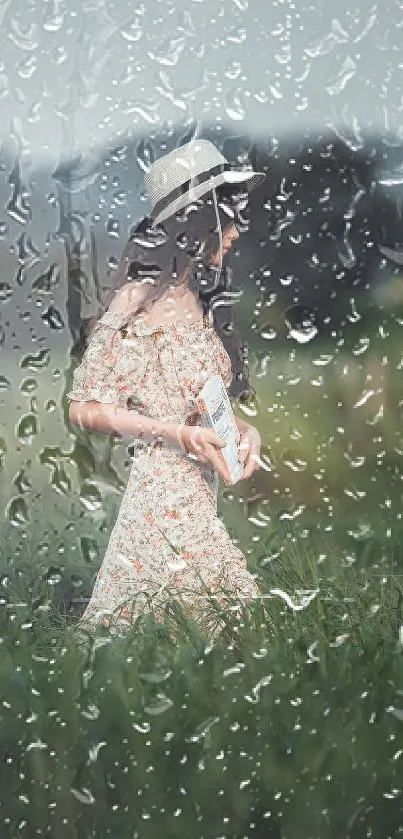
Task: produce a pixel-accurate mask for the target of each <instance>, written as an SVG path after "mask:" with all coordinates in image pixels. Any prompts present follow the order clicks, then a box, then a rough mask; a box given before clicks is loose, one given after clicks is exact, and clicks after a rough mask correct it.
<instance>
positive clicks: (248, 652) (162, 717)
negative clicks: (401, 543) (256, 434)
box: [0, 527, 403, 839]
mask: <svg viewBox="0 0 403 839" xmlns="http://www.w3.org/2000/svg"><path fill="white" fill-rule="evenodd" d="M291 535H292V534H291ZM373 547H374V549H376V550H379V551H381V552H382V553H383V567H384V571H382V574H378V573H371V566H370V564H369V563H368V556H371V557H372V554H369V553H368V546H367V551H366V553H365V552H364V551H363V550H362V551H361V553H358V555H357V557H356V562H355V563H350V564H347V565H346V564H345V563H343V562H341V558H340V552H339V550H338V548H337V546H336V545H335V544H334V543H332V542H330V541H329V540H326V539H324V538H323V536H321V537H320V538H318V540H317V542H316V543H315V541H314V540H313V539H311V540H309V542H307V540H301V539H298V537H297V536H295V537H294V538H291V539H288V543H287V544H285V543H284V539H283V534H282V532H281V528H280V527H278V528H277V530H276V529H273V531H272V534H271V538H270V539H267V544H266V545H265V546H263V545H261V548H263V550H262V551H261V555H260V556H259V555H258V554H256V555H255V556H254V557H251V563H250V565H251V569H252V570H253V571H254V573H256V574H257V575H258V578H259V583H260V585H261V589H262V590H263V592H264V593H265V594H269V595H270V592H272V594H271V595H270V596H269V597H267V598H266V599H264V600H262V601H261V603H255V604H253V606H252V607H245V606H244V608H243V614H242V613H241V614H239V613H238V614H237V615H236V614H235V613H231V612H230V611H227V612H225V613H224V614H223V615H222V616H221V617H222V620H223V624H224V626H223V630H222V632H221V634H220V635H218V636H215V637H214V638H213V639H212V640H211V641H210V640H209V638H208V637H207V635H206V633H203V632H201V631H200V629H199V627H198V624H197V622H196V621H194V620H192V616H191V615H189V614H188V613H186V611H185V610H184V609H183V608H182V607H181V606H180V605H178V604H177V605H176V609H175V608H173V604H172V603H170V604H168V602H167V615H166V619H165V621H161V620H160V621H157V620H156V618H155V617H153V615H152V612H150V613H148V614H145V615H144V617H143V618H142V619H141V620H140V621H138V622H137V624H136V625H135V626H133V628H132V629H131V631H130V632H128V633H127V634H126V635H124V636H122V637H112V636H111V634H110V633H109V632H108V630H107V629H106V628H102V629H101V628H100V629H99V630H98V631H97V632H96V633H95V634H93V635H89V636H88V647H85V646H82V644H81V642H80V638H79V637H78V636H77V633H76V631H75V630H76V618H75V617H72V616H71V615H68V614H67V615H66V614H64V613H63V609H62V608H61V604H60V601H58V600H57V598H56V597H55V591H54V587H52V586H50V585H49V584H45V583H44V582H43V581H42V582H41V581H40V580H39V578H38V579H37V584H36V586H35V585H33V579H31V581H30V583H29V586H28V581H27V580H25V581H21V579H20V580H19V582H16V581H14V583H13V584H10V586H9V587H8V591H7V595H6V596H5V597H4V603H3V607H2V610H1V624H2V626H1V637H2V644H1V647H0V650H1V652H0V670H1V672H0V694H1V708H2V712H1V713H2V725H1V729H0V731H1V734H0V737H1V754H2V755H3V778H2V787H1V809H0V825H1V826H0V835H1V836H2V837H3V836H4V837H13V839H16V837H20V836H27V835H29V836H33V835H46V836H50V837H56V836H57V837H58V839H63V838H64V837H69V838H70V837H72V839H73V837H74V839H76V837H77V839H78V838H79V839H87V837H92V836H96V837H107V836H113V837H122V839H123V837H125V839H132V838H133V839H134V837H139V839H154V837H155V839H157V838H158V839H159V837H160V836H162V835H163V836H164V839H171V837H172V839H173V837H182V836H189V837H195V839H196V837H200V839H202V838H203V839H217V837H228V839H230V837H231V838H232V837H239V838H241V837H255V836H259V837H277V836H281V837H282V838H283V839H302V837H303V839H336V837H337V839H342V837H351V839H361V837H366V836H371V835H372V836H377V837H382V839H387V837H389V836H390V837H397V836H400V835H403V834H402V828H401V826H400V825H401V824H402V825H403V817H402V812H401V792H400V788H401V777H402V766H401V764H402V760H403V751H402V749H403V647H402V642H403V639H402V638H401V626H402V624H403V617H402V606H403V588H402V585H401V578H400V577H399V576H398V575H397V574H395V573H394V572H393V562H388V561H387V550H388V548H389V545H388V546H382V545H379V544H376V545H375V546H373ZM387 568H388V569H389V571H390V569H392V571H390V573H387V571H386V570H385V569H387ZM307 593H308V594H309V593H310V595H309V596H308V595H307ZM304 594H305V596H306V597H307V601H306V605H305V606H304V605H303V602H302V597H303V596H304ZM287 598H291V601H289V603H290V602H291V604H292V605H289V603H287ZM308 601H309V602H308ZM298 606H299V607H301V608H297V609H296V608H295V607H298ZM400 709H402V710H400ZM371 831H372V832H371Z"/></svg>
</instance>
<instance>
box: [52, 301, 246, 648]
mask: <svg viewBox="0 0 403 839" xmlns="http://www.w3.org/2000/svg"><path fill="white" fill-rule="evenodd" d="M213 373H220V374H221V376H222V378H223V380H224V382H225V385H226V387H227V388H228V387H229V385H230V383H231V380H232V370H231V361H230V358H229V356H228V354H227V352H226V350H225V349H224V346H223V344H222V341H221V340H220V338H219V336H218V335H217V333H216V332H215V330H214V327H212V326H209V325H208V321H207V316H206V315H205V316H204V318H203V321H197V322H194V323H190V324H180V323H177V324H169V325H165V324H164V325H159V324H158V325H147V324H146V323H145V322H144V321H143V320H141V319H140V318H138V317H137V318H136V317H134V316H133V315H123V314H120V313H115V312H106V313H105V314H104V315H103V316H102V317H101V318H100V319H99V321H98V323H97V326H96V330H95V332H94V333H93V335H92V338H91V340H90V342H89V344H88V347H87V349H86V351H85V353H84V356H83V359H82V362H81V364H80V365H79V366H78V367H77V368H76V370H75V372H74V379H73V386H72V390H71V391H70V392H69V393H68V394H67V398H68V399H70V400H73V399H74V400H78V401H88V400H97V401H99V402H106V403H114V404H116V405H118V406H119V407H122V408H126V409H127V408H129V409H131V410H133V411H135V412H136V413H142V414H146V415H147V416H149V417H151V418H154V419H159V420H163V421H165V422H171V423H178V424H184V423H186V424H192V425H194V424H197V419H198V414H197V409H196V408H195V403H194V397H195V396H196V395H197V393H198V392H199V390H200V389H201V387H202V386H203V384H204V382H205V381H206V379H208V378H209V376H211V375H212V374H213ZM132 451H133V457H132V468H131V472H130V476H129V479H128V484H127V488H126V491H125V493H124V495H123V498H122V503H121V506H120V509H119V513H118V517H117V520H116V522H115V525H114V527H113V530H112V533H111V536H110V540H109V543H108V547H107V550H106V553H105V556H104V559H103V562H102V564H101V567H100V569H99V572H98V575H97V578H96V582H95V586H94V589H93V592H92V595H91V599H90V601H89V603H88V606H87V608H86V610H85V612H84V614H83V615H82V617H81V619H80V621H79V624H80V625H81V626H86V627H90V626H91V625H94V624H96V623H103V624H104V625H107V626H109V629H110V631H111V632H113V633H114V632H115V627H116V630H117V631H118V632H119V631H120V630H124V629H125V628H126V627H128V626H129V625H130V623H131V622H132V621H133V619H135V618H136V617H137V615H138V614H139V613H141V612H144V610H145V609H146V608H147V607H148V605H149V604H150V602H152V604H153V608H154V612H155V614H156V615H157V616H158V615H161V616H162V612H160V611H159V609H160V608H161V604H162V602H163V600H164V599H165V600H166V597H167V594H168V595H169V597H179V599H180V600H181V603H182V605H183V606H184V608H185V609H186V608H187V606H190V610H191V614H192V615H193V617H196V619H197V620H199V621H200V623H201V624H202V625H204V626H206V627H211V626H212V625H213V624H212V623H211V622H210V619H209V618H208V617H207V614H208V612H209V610H210V615H211V602H212V601H211V598H214V596H215V597H216V602H217V603H218V604H219V605H220V606H221V607H223V605H225V604H229V603H231V595H234V594H235V595H236V597H237V598H246V599H249V598H254V597H255V596H257V595H258V594H259V591H258V588H257V585H256V583H255V580H254V578H253V576H252V575H251V574H250V573H249V571H248V570H247V565H246V558H245V556H244V554H243V553H242V551H241V550H240V549H239V548H238V547H236V546H235V544H234V543H233V542H232V540H231V538H230V536H229V534H228V532H227V529H226V527H225V525H224V524H223V522H222V521H221V520H220V519H219V518H218V516H217V492H218V473H217V472H216V471H215V470H214V469H213V467H212V466H211V464H208V463H201V462H200V461H196V460H195V459H193V458H191V457H190V456H189V454H188V453H187V452H186V450H185V448H184V447H183V446H182V445H181V444H180V442H178V443H173V442H172V443H171V442H170V441H165V440H162V441H161V440H156V441H151V442H148V443H147V442H142V441H140V440H133V448H132ZM206 586H207V587H208V588H206ZM222 589H224V590H225V593H223V590H222ZM216 591H217V594H216V595H214V593H215V592H216ZM227 593H228V598H227ZM151 597H152V600H151ZM232 602H234V601H232ZM232 608H233V606H232ZM213 611H214V610H213Z"/></svg>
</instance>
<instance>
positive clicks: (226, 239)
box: [212, 224, 239, 265]
mask: <svg viewBox="0 0 403 839" xmlns="http://www.w3.org/2000/svg"><path fill="white" fill-rule="evenodd" d="M238 237H239V233H238V230H237V229H236V227H235V224H231V227H229V228H228V229H227V230H226V231H225V233H224V235H223V237H222V251H223V257H224V256H225V255H226V254H227V253H228V251H229V250H231V248H232V245H233V244H234V242H235V241H236V240H237V239H238ZM219 259H220V250H219V249H218V250H217V251H216V253H215V255H214V258H213V259H212V265H218V264H219Z"/></svg>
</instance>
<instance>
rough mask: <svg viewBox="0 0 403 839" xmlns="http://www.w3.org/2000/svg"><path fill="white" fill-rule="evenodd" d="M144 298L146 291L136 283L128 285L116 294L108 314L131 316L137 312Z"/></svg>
mask: <svg viewBox="0 0 403 839" xmlns="http://www.w3.org/2000/svg"><path fill="white" fill-rule="evenodd" d="M143 296H144V291H143V290H142V288H141V287H140V286H138V285H136V284H135V283H126V284H125V285H124V286H122V288H120V289H118V291H117V292H116V294H115V297H114V298H113V300H112V303H111V304H110V306H109V307H108V312H117V313H119V314H122V315H130V314H131V313H132V312H134V311H136V309H137V308H138V306H139V304H140V302H141V300H142V298H143Z"/></svg>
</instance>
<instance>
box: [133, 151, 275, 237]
mask: <svg viewBox="0 0 403 839" xmlns="http://www.w3.org/2000/svg"><path fill="white" fill-rule="evenodd" d="M265 177H266V175H265V173H264V172H254V171H252V169H244V170H242V171H240V170H237V169H234V168H233V167H232V166H231V165H230V164H229V163H228V160H227V159H226V158H225V157H224V155H222V154H221V152H220V151H218V149H217V148H216V146H215V145H214V144H213V143H210V141H209V140H191V142H190V143H186V145H183V146H179V148H177V149H174V150H173V151H171V152H169V154H165V155H164V156H163V157H160V158H158V160H155V161H154V163H152V165H151V166H150V168H149V170H148V172H147V173H146V175H145V176H144V184H145V187H146V189H147V192H148V195H149V198H150V202H151V212H150V216H151V218H152V227H155V226H156V225H157V224H159V223H160V222H162V221H164V219H166V218H169V217H170V216H173V215H174V214H175V213H177V212H178V211H179V210H182V209H183V208H184V207H187V206H188V205H189V204H191V203H192V202H193V201H196V200H197V199H198V198H201V196H202V195H205V194H206V193H207V192H209V191H210V190H214V189H215V187H217V186H220V185H221V184H234V185H236V184H241V183H244V184H245V186H246V188H247V190H248V192H251V190H252V189H254V188H255V187H256V186H259V184H261V183H262V182H263V181H264V179H265ZM214 197H215V193H214Z"/></svg>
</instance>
